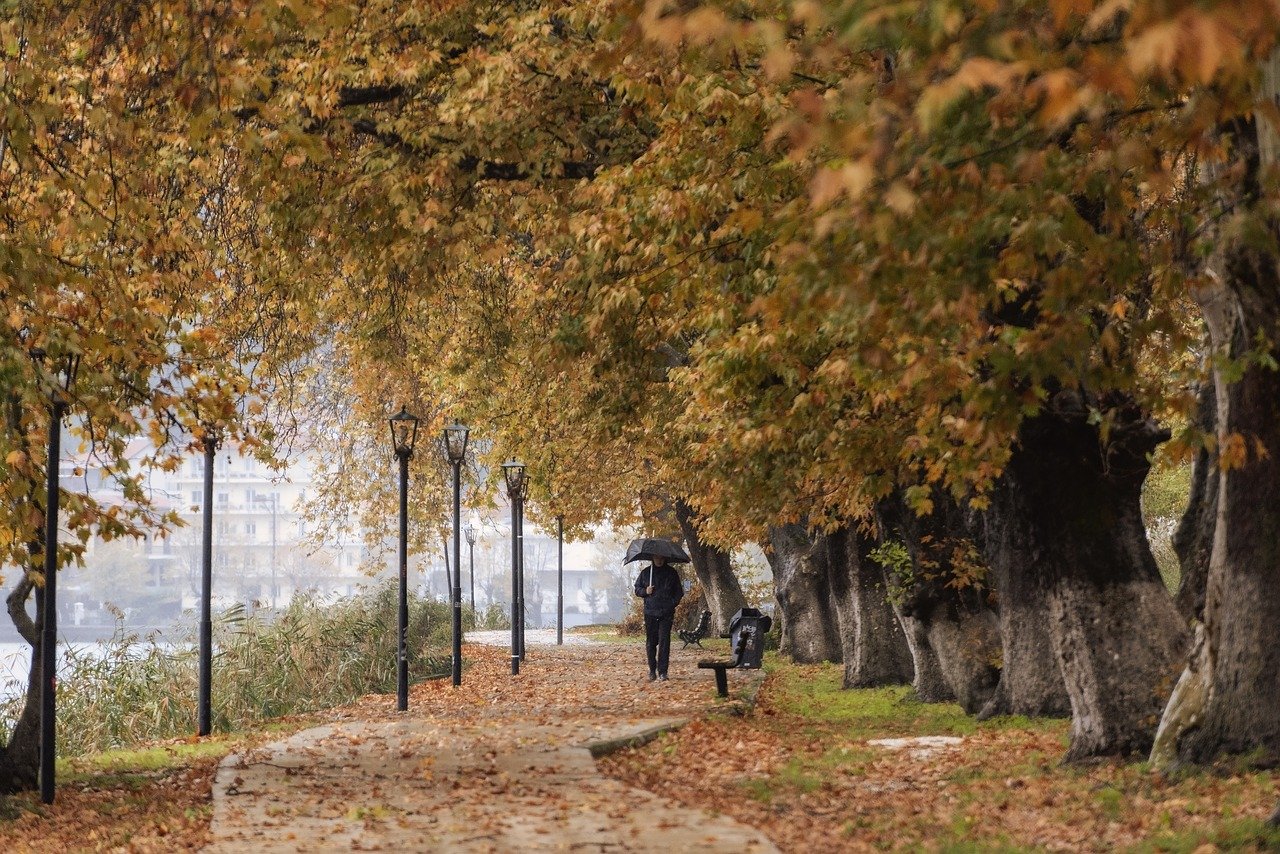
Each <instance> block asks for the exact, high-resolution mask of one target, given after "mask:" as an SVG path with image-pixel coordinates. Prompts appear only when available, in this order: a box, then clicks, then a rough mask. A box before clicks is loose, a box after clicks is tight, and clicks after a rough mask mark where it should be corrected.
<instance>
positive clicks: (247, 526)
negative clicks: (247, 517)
mask: <svg viewBox="0 0 1280 854" xmlns="http://www.w3.org/2000/svg"><path fill="white" fill-rule="evenodd" d="M244 532H245V533H246V534H248V535H249V536H251V537H253V536H256V535H257V533H258V523H257V522H245V523H244Z"/></svg>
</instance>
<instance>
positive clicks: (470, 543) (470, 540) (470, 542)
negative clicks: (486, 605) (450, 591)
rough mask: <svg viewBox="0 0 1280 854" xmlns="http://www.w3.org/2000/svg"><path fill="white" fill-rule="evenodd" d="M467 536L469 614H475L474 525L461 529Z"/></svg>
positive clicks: (473, 615)
mask: <svg viewBox="0 0 1280 854" xmlns="http://www.w3.org/2000/svg"><path fill="white" fill-rule="evenodd" d="M462 532H463V533H464V534H466V537H467V552H468V553H469V554H470V557H471V616H472V617H473V618H474V617H475V614H476V526H475V525H467V527H465V528H463V529H462Z"/></svg>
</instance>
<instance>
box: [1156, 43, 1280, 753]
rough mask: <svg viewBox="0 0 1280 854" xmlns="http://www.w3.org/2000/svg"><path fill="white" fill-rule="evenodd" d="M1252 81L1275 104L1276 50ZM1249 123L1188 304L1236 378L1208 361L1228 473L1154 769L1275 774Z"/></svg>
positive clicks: (1278, 379)
mask: <svg viewBox="0 0 1280 854" xmlns="http://www.w3.org/2000/svg"><path fill="white" fill-rule="evenodd" d="M1260 71H1261V74H1260V81H1261V91H1260V93H1259V94H1260V96H1261V97H1262V98H1263V99H1265V100H1268V101H1270V102H1272V103H1276V102H1280V50H1276V51H1273V52H1272V54H1271V55H1270V56H1269V57H1268V58H1267V59H1266V60H1264V61H1263V62H1262V63H1261V69H1260ZM1255 116H1256V117H1255V119H1254V121H1253V122H1251V123H1248V124H1246V123H1243V122H1241V123H1237V124H1235V125H1233V126H1231V127H1230V128H1227V129H1226V132H1227V134H1228V135H1229V136H1231V137H1232V142H1233V143H1234V145H1233V152H1234V153H1235V156H1236V157H1237V158H1238V161H1239V163H1240V164H1241V165H1243V166H1245V167H1246V169H1245V170H1243V172H1242V174H1243V179H1242V183H1241V185H1240V186H1239V187H1238V194H1239V197H1238V199H1237V200H1235V201H1236V206H1235V210H1236V211H1237V212H1236V214H1235V216H1236V217H1237V218H1238V220H1239V221H1238V222H1234V223H1231V222H1228V223H1224V224H1223V226H1222V234H1224V235H1231V236H1230V237H1224V239H1223V243H1221V244H1220V245H1219V248H1218V255H1217V257H1215V258H1214V259H1212V261H1211V264H1212V266H1213V267H1214V268H1215V269H1214V270H1212V272H1213V273H1215V274H1216V275H1213V276H1212V277H1211V278H1212V279H1213V281H1212V282H1211V283H1210V284H1209V285H1208V286H1206V287H1205V288H1204V289H1203V290H1201V291H1199V292H1198V293H1197V294H1196V299H1197V300H1198V301H1199V303H1200V306H1201V310H1202V312H1203V315H1204V318H1205V324H1206V326H1207V327H1208V329H1209V338H1210V342H1211V344H1212V346H1213V349H1214V351H1215V355H1217V356H1220V357H1222V356H1229V357H1231V358H1232V359H1237V360H1244V362H1243V363H1244V366H1245V367H1244V373H1243V375H1242V376H1241V377H1240V378H1239V380H1237V381H1235V382H1230V381H1229V378H1228V377H1227V376H1225V375H1224V373H1223V362H1222V361H1221V359H1217V360H1215V361H1214V362H1213V364H1214V373H1213V382H1214V395H1215V398H1216V403H1217V406H1216V407H1215V421H1216V424H1217V437H1218V449H1219V454H1220V455H1221V457H1222V458H1223V461H1224V463H1225V462H1226V461H1228V460H1229V461H1230V465H1228V466H1227V467H1226V468H1224V467H1223V466H1222V465H1220V466H1219V468H1218V472H1217V480H1218V492H1217V508H1216V510H1217V512H1216V514H1215V519H1214V531H1213V541H1212V543H1213V545H1212V547H1211V549H1210V555H1209V574H1208V583H1207V586H1206V591H1205V601H1204V623H1203V630H1202V636H1201V637H1200V638H1198V641H1199V643H1198V644H1197V650H1196V655H1194V656H1193V657H1192V659H1191V660H1190V662H1189V664H1188V667H1187V669H1186V670H1185V671H1184V672H1183V674H1182V677H1181V679H1179V682H1178V692H1177V693H1176V694H1175V696H1174V697H1173V698H1172V699H1171V700H1170V702H1169V706H1168V708H1167V709H1165V714H1164V719H1163V720H1162V721H1161V741H1162V742H1164V743H1163V744H1162V745H1161V746H1162V748H1163V749H1162V750H1161V751H1158V752H1159V753H1160V754H1161V755H1153V757H1152V758H1153V761H1154V762H1157V763H1160V762H1164V763H1167V762H1168V761H1169V757H1172V756H1177V757H1178V758H1180V759H1182V760H1183V761H1191V762H1209V761H1212V760H1214V759H1216V758H1217V757H1219V756H1223V755H1232V754H1251V755H1252V756H1254V757H1256V759H1257V760H1258V761H1259V762H1260V763H1261V764H1265V765H1272V766H1274V765H1275V764H1276V763H1280V702H1277V697H1278V696H1280V644H1278V643H1276V627H1277V626H1280V371H1278V370H1276V369H1275V368H1274V367H1273V366H1271V365H1268V364H1266V361H1265V360H1263V359H1257V358H1248V354H1249V353H1250V352H1251V351H1252V350H1254V349H1255V348H1257V347H1258V346H1259V343H1260V342H1266V346H1267V348H1268V352H1266V353H1265V354H1262V355H1265V356H1267V357H1269V358H1270V360H1272V364H1274V360H1275V359H1277V358H1280V346H1277V344H1276V342H1278V341H1280V259H1278V258H1277V255H1276V250H1275V249H1274V247H1275V246H1276V244H1277V241H1280V223H1278V222H1277V221H1276V219H1275V217H1274V214H1273V213H1271V210H1270V207H1269V206H1270V199H1269V197H1268V196H1267V194H1266V193H1265V192H1262V190H1261V186H1260V184H1259V182H1258V176H1259V173H1260V172H1261V171H1265V170H1268V169H1274V168H1275V167H1276V165H1277V162H1280V135H1278V134H1277V131H1276V129H1275V128H1274V127H1273V126H1272V125H1271V123H1270V121H1269V120H1268V119H1266V118H1264V117H1263V116H1262V115H1261V114H1255ZM1253 199H1258V200H1262V201H1261V202H1260V203H1258V202H1253V203H1251V200H1253ZM1245 235H1248V236H1247V237H1245ZM1264 238H1265V239H1264ZM1237 364H1239V363H1237Z"/></svg>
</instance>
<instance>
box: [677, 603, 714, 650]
mask: <svg viewBox="0 0 1280 854" xmlns="http://www.w3.org/2000/svg"><path fill="white" fill-rule="evenodd" d="M709 631H711V612H710V611H703V612H702V616H701V617H699V618H698V625H697V626H695V627H694V628H693V629H692V630H690V629H681V630H680V631H678V632H676V634H677V635H679V636H680V640H682V641H684V646H682V647H680V648H681V649H687V648H688V646H689V644H693V645H694V646H696V647H697V648H698V649H702V639H703V638H705V637H706V636H707V632H709Z"/></svg>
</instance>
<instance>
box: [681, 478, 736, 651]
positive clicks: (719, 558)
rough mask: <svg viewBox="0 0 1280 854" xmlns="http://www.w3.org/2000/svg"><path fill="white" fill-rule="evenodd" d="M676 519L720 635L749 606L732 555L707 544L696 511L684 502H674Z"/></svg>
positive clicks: (715, 629)
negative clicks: (734, 567) (700, 531)
mask: <svg viewBox="0 0 1280 854" xmlns="http://www.w3.org/2000/svg"><path fill="white" fill-rule="evenodd" d="M675 511H676V521H677V522H679V523H680V531H681V533H683V534H684V542H685V545H686V546H688V548H689V557H691V558H693V571H694V573H695V574H696V575H697V576H698V583H699V584H700V585H702V594H703V596H705V597H706V601H707V608H708V609H709V610H710V611H711V627H712V630H713V631H715V632H716V633H717V634H721V633H724V632H727V631H729V620H730V619H732V618H733V615H734V614H736V613H738V611H739V610H741V609H742V608H744V607H746V604H747V600H746V597H745V596H743V595H742V586H741V585H740V584H738V576H737V575H735V574H734V572H733V564H732V561H731V560H730V555H729V553H728V552H726V551H724V550H723V549H719V548H716V547H715V546H712V545H708V544H706V543H704V542H703V541H702V539H701V538H700V537H699V536H698V524H697V514H696V513H695V512H694V510H693V508H692V507H690V506H689V505H688V504H686V503H685V502H684V501H680V500H678V499H677V500H676V502H675Z"/></svg>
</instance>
